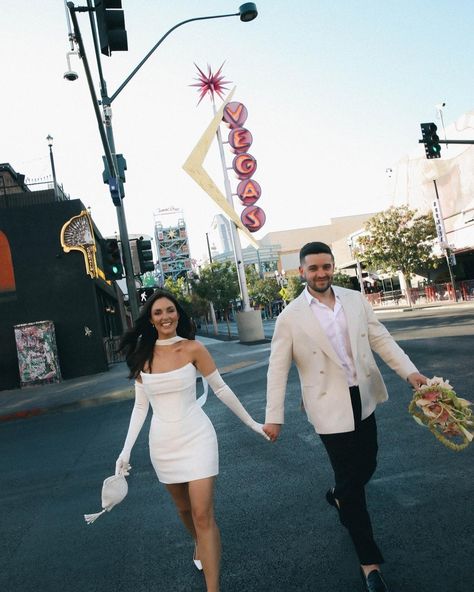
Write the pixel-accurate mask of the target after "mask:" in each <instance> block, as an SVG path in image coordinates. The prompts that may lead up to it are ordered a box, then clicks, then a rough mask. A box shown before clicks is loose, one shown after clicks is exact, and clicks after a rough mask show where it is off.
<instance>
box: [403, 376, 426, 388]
mask: <svg viewBox="0 0 474 592" xmlns="http://www.w3.org/2000/svg"><path fill="white" fill-rule="evenodd" d="M407 380H408V382H409V383H410V384H411V386H412V387H413V388H414V389H417V388H420V386H421V385H422V384H426V383H427V382H428V379H427V378H426V376H424V375H423V374H420V373H419V372H412V373H411V374H409V375H408V376H407Z"/></svg>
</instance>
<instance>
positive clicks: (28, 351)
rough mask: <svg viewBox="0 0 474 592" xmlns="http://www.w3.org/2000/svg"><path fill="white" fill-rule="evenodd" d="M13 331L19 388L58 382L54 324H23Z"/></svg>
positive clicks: (40, 322) (58, 373) (44, 322)
mask: <svg viewBox="0 0 474 592" xmlns="http://www.w3.org/2000/svg"><path fill="white" fill-rule="evenodd" d="M14 330H15V341H16V349H17V355H18V368H19V370H20V383H21V386H31V385H34V384H45V383H50V382H60V380H61V369H60V367H59V359H58V350H57V347H56V334H55V332H54V323H53V322H52V321H38V322H36V323H25V324H23V325H15V327H14Z"/></svg>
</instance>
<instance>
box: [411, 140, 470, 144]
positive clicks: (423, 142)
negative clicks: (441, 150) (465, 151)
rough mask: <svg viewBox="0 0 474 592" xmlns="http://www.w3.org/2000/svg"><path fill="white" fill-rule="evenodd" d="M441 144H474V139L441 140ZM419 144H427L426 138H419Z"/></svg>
mask: <svg viewBox="0 0 474 592" xmlns="http://www.w3.org/2000/svg"><path fill="white" fill-rule="evenodd" d="M439 143H440V144H446V145H448V144H474V140H439ZM418 144H426V140H418Z"/></svg>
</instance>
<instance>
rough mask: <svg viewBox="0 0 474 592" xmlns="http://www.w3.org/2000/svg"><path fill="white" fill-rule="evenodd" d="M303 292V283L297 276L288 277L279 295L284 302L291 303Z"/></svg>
mask: <svg viewBox="0 0 474 592" xmlns="http://www.w3.org/2000/svg"><path fill="white" fill-rule="evenodd" d="M303 290H304V283H303V282H302V280H301V278H300V276H299V275H290V276H289V277H288V278H287V284H286V286H285V287H284V288H282V289H281V291H280V294H281V297H282V298H283V300H284V301H285V302H291V301H292V300H294V299H295V298H296V297H297V296H299V295H300V294H301V292H302V291H303Z"/></svg>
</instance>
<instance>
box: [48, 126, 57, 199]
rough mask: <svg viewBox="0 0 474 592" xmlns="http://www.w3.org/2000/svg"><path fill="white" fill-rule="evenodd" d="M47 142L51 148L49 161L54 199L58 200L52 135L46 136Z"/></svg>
mask: <svg viewBox="0 0 474 592" xmlns="http://www.w3.org/2000/svg"><path fill="white" fill-rule="evenodd" d="M46 141H47V142H48V146H49V160H50V161H51V173H52V175H53V188H54V197H55V198H56V200H57V199H58V184H57V181H56V168H55V166H54V156H53V136H52V135H51V134H48V135H47V136H46Z"/></svg>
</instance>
